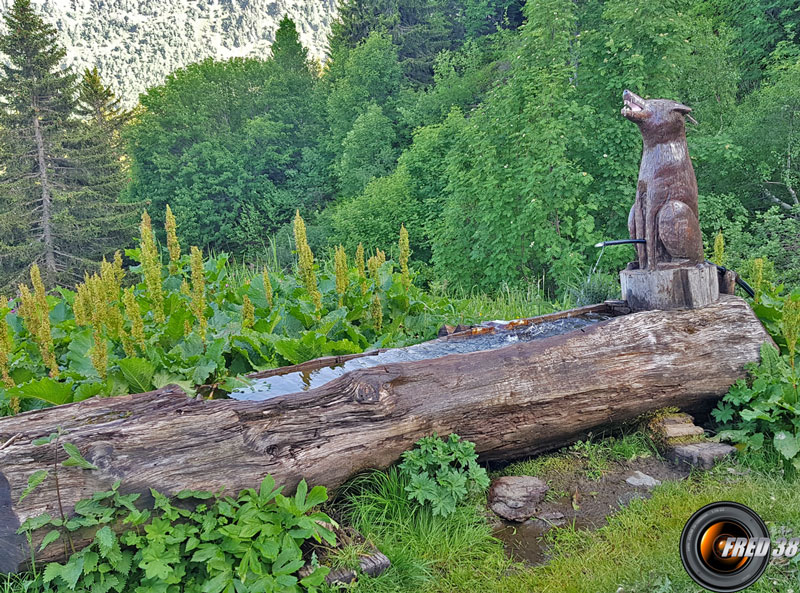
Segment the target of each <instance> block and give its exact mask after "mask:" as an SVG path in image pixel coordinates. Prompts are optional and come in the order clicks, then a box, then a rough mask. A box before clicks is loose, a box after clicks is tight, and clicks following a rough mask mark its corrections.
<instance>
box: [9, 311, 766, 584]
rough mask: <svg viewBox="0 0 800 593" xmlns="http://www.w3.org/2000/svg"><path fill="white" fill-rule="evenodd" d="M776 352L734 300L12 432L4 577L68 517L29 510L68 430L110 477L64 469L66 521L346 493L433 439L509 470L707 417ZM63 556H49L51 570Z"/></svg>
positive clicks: (55, 413)
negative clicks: (286, 390) (167, 505)
mask: <svg viewBox="0 0 800 593" xmlns="http://www.w3.org/2000/svg"><path fill="white" fill-rule="evenodd" d="M769 340H770V338H769V335H768V334H767V333H766V331H765V330H764V328H763V326H762V325H761V323H760V322H759V321H758V319H757V318H756V317H755V315H754V314H753V312H752V311H751V309H750V308H749V306H748V305H747V303H745V301H743V300H742V299H739V298H737V297H732V296H723V297H722V298H721V300H720V301H719V302H718V303H715V304H712V305H710V306H707V307H704V308H702V309H696V310H686V311H646V312H641V313H634V314H630V315H623V316H619V317H615V318H612V319H609V320H607V321H602V322H599V323H596V324H594V325H589V326H587V327H584V328H582V329H580V330H575V331H572V332H569V333H566V334H562V335H558V336H553V337H549V338H543V339H540V340H537V341H533V342H527V343H517V344H513V345H510V346H506V347H504V348H499V349H496V350H489V351H483V352H475V353H470V354H455V355H448V356H443V357H441V358H435V359H430V360H425V361H419V362H406V363H394V364H386V365H382V366H376V367H373V368H367V369H362V370H357V371H352V372H349V373H346V374H344V375H342V376H341V377H339V378H338V379H335V380H333V381H331V382H329V383H326V384H324V385H323V386H321V387H319V388H316V389H312V390H309V391H307V392H302V393H297V394H292V395H286V396H280V397H277V398H274V399H271V400H267V401H259V402H248V401H235V400H214V401H204V400H197V399H189V398H187V397H186V395H185V393H184V392H183V391H182V390H181V389H180V388H178V387H176V386H168V387H165V388H163V389H160V390H158V391H153V392H150V393H142V394H137V395H128V396H122V397H115V398H108V399H99V398H94V399H91V400H87V401H84V402H81V403H77V404H69V405H64V406H59V407H55V408H49V409H45V410H40V411H35V412H28V413H25V414H20V415H18V416H15V417H11V418H5V419H2V420H0V572H10V571H15V570H18V569H21V568H23V567H24V566H25V564H26V562H27V561H28V560H29V559H30V554H29V552H28V550H27V543H26V540H25V537H23V536H20V535H17V534H16V533H15V532H16V530H17V527H18V526H19V524H20V522H21V521H24V520H25V519H26V518H28V517H31V516H35V515H39V514H41V513H45V512H48V513H50V514H51V515H53V516H58V515H59V509H58V504H59V502H58V497H57V495H56V489H55V482H54V480H53V479H52V476H51V477H50V478H48V479H47V480H46V481H45V482H44V483H43V484H41V485H40V486H39V487H38V488H37V489H36V490H35V491H34V492H33V493H32V494H30V495H29V496H28V497H26V498H25V499H24V500H23V501H22V502H18V501H19V498H20V494H21V493H22V491H23V490H24V489H25V487H26V484H27V480H28V477H29V476H30V475H31V474H32V473H33V472H34V471H36V470H40V469H48V470H50V471H51V474H52V470H53V466H54V454H55V453H54V452H55V448H54V447H53V446H49V445H48V446H34V445H33V444H32V441H33V440H34V439H37V438H39V437H42V436H47V435H49V434H50V433H52V432H55V431H56V430H57V429H58V428H59V427H60V428H61V429H62V430H63V432H64V436H63V437H62V442H64V441H66V442H70V443H72V444H74V445H76V446H77V447H78V448H79V449H80V451H81V453H82V454H83V456H84V457H85V458H86V459H87V460H88V461H90V462H91V463H93V464H94V465H96V466H97V467H98V468H99V469H97V470H83V469H78V468H75V467H69V468H60V469H59V472H58V478H59V490H60V498H61V503H62V505H63V507H64V511H65V513H66V514H67V515H69V514H70V513H71V512H72V508H73V506H74V504H75V503H76V502H77V501H78V500H80V499H82V498H87V497H89V496H91V494H92V493H93V492H96V491H101V490H106V489H108V488H109V487H110V486H111V485H112V484H113V483H114V482H115V481H116V480H121V481H122V490H123V491H126V492H133V491H136V492H142V493H147V492H149V488H151V487H152V488H155V489H156V490H158V491H160V492H162V493H165V494H174V493H177V492H178V491H180V490H183V489H191V490H211V491H216V490H219V489H221V488H225V490H226V492H229V493H237V492H238V491H239V490H240V489H242V488H246V487H252V486H254V485H256V484H258V483H259V482H260V480H261V479H262V478H263V476H264V475H265V474H267V473H269V474H272V476H273V477H274V478H275V480H276V481H277V482H278V483H279V484H285V485H286V486H287V488H288V489H290V490H291V489H292V488H294V487H295V485H296V484H297V483H298V482H299V481H300V479H301V478H305V479H306V480H307V481H308V482H309V484H321V485H325V486H328V487H329V488H335V487H337V486H340V485H341V484H342V483H344V482H345V481H346V480H347V479H348V478H350V477H351V476H353V475H354V474H357V473H359V472H362V471H364V470H367V469H371V468H386V467H388V466H389V465H391V464H392V463H394V462H396V461H397V460H398V458H399V457H400V455H401V454H402V453H403V451H405V450H406V449H409V448H410V447H412V446H413V444H414V442H415V441H417V440H418V439H419V438H421V437H423V436H426V435H429V434H431V433H434V432H436V433H438V434H440V435H447V434H449V433H451V432H456V433H458V434H459V435H461V436H462V437H463V438H465V439H468V440H470V441H474V442H475V443H476V446H477V451H478V453H479V454H480V458H481V459H482V460H483V461H496V460H507V459H514V458H519V457H522V456H525V455H530V454H534V453H539V452H542V451H546V450H552V449H554V448H557V447H560V446H563V445H565V444H568V443H571V442H574V441H575V440H576V439H578V438H581V437H582V436H583V435H585V434H586V433H587V432H589V431H597V430H600V429H605V428H613V427H614V426H618V425H619V424H621V423H624V422H626V421H631V420H633V419H635V418H636V417H637V416H639V415H641V414H642V413H644V412H648V411H650V410H654V409H657V408H662V407H665V406H677V407H679V408H681V409H684V410H688V411H703V410H708V409H709V408H710V407H711V406H713V405H714V403H715V402H716V401H717V400H718V399H719V398H720V397H721V396H722V395H724V394H725V393H726V392H727V391H728V388H729V387H730V385H731V384H732V383H733V382H734V381H736V380H737V379H738V378H740V377H742V376H744V374H745V371H744V367H745V365H746V364H747V363H749V362H754V361H758V359H759V349H760V346H761V344H762V343H763V342H765V341H769ZM63 458H64V455H63V452H62V453H61V459H62V460H63ZM39 537H41V535H40V536H39ZM85 537H86V538H88V537H91V534H85ZM85 541H87V540H86V539H81V537H80V536H79V537H78V539H77V540H76V541H75V544H76V546H80V545H81V544H82V543H85ZM33 543H34V546H35V547H37V548H38V540H37V539H36V538H34V542H33ZM62 555H63V548H62V547H61V546H58V545H51V546H50V547H48V548H47V549H46V550H45V551H44V553H42V554H39V555H37V561H42V562H44V561H51V560H56V559H60V558H62Z"/></svg>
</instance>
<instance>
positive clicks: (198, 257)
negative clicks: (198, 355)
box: [190, 246, 208, 342]
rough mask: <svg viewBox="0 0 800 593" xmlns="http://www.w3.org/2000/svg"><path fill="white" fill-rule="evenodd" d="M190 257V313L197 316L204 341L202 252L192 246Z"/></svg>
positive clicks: (204, 277)
mask: <svg viewBox="0 0 800 593" xmlns="http://www.w3.org/2000/svg"><path fill="white" fill-rule="evenodd" d="M190 259H191V269H192V313H194V316H195V317H196V318H197V324H198V331H199V333H200V338H201V339H202V340H203V341H204V342H205V339H206V327H207V325H208V320H206V317H205V315H206V276H205V271H204V270H203V252H202V251H200V250H199V249H198V248H197V247H195V246H192V249H191V256H190Z"/></svg>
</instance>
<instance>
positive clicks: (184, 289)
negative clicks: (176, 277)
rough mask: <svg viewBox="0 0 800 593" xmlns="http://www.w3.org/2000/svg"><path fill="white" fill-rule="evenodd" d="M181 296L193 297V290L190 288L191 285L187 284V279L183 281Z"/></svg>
mask: <svg viewBox="0 0 800 593" xmlns="http://www.w3.org/2000/svg"><path fill="white" fill-rule="evenodd" d="M181 294H182V295H184V296H191V295H192V289H191V288H190V287H189V283H188V282H186V278H184V279H183V280H182V281H181Z"/></svg>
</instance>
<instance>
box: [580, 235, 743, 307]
mask: <svg viewBox="0 0 800 593" xmlns="http://www.w3.org/2000/svg"><path fill="white" fill-rule="evenodd" d="M635 243H639V244H642V243H647V241H646V240H644V239H615V240H614V241H600V243H597V244H596V245H595V247H604V248H605V247H608V246H609V245H631V244H635ZM706 263H707V264H711V265H712V266H716V267H717V272H718V273H720V274H725V273H726V272H727V271H728V268H726V267H725V266H717V265H716V264H715V263H714V262H712V261H709V260H706ZM731 271H732V272H733V270H731ZM733 273H734V274H736V272H733ZM736 284H738V285H739V286H740V287H741V289H742V290H744V291H745V292H746V293H747V295H748V296H749V297H750V298H751V299H752V298H755V296H756V291H755V290H753V287H752V286H750V285H749V284H748V283H747V282H745V281H744V280H742V279H741V278H740V277H739V274H736Z"/></svg>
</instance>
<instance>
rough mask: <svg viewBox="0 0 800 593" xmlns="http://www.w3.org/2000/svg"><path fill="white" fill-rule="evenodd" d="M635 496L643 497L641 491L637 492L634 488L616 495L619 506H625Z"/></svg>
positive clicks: (635, 497) (634, 498)
mask: <svg viewBox="0 0 800 593" xmlns="http://www.w3.org/2000/svg"><path fill="white" fill-rule="evenodd" d="M637 498H644V496H642V493H641V492H637V491H636V490H630V491H629V492H623V493H622V494H620V495H619V496H618V497H617V504H618V505H619V506H620V507H626V506H628V505H629V504H631V502H633V501H634V500H636V499H637Z"/></svg>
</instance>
